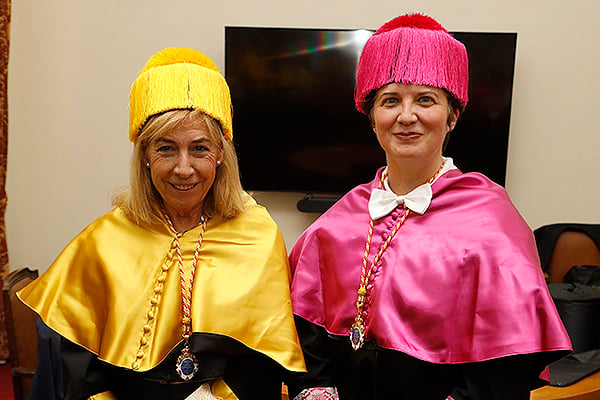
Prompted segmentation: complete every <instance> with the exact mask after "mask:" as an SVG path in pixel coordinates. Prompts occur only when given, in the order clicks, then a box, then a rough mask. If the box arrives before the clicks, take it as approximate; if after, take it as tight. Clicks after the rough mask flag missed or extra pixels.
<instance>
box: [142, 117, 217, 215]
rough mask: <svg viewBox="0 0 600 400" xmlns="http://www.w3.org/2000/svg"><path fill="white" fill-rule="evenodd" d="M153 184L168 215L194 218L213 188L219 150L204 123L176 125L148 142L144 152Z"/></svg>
mask: <svg viewBox="0 0 600 400" xmlns="http://www.w3.org/2000/svg"><path fill="white" fill-rule="evenodd" d="M146 157H147V159H148V162H149V163H150V174H151V177H152V183H153V184H154V187H155V188H156V190H157V191H158V192H159V194H160V196H161V197H162V200H163V203H164V205H165V209H166V211H167V213H168V214H169V215H172V216H173V215H179V216H188V217H189V216H197V217H198V219H199V218H200V216H201V215H202V213H203V207H204V198H205V197H206V194H207V193H208V192H209V190H210V188H211V187H212V185H213V182H214V180H215V175H216V168H217V162H220V161H221V160H222V157H223V155H222V151H221V148H220V147H219V146H218V145H216V144H215V143H213V141H211V139H210V134H209V132H208V128H207V127H206V126H205V124H204V123H203V122H199V121H188V122H185V123H182V124H179V125H177V126H176V127H175V128H174V129H172V130H171V131H169V132H167V133H166V134H165V135H162V136H160V137H158V138H155V139H154V140H152V142H150V144H149V145H148V147H147V150H146Z"/></svg>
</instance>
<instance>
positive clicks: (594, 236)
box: [534, 223, 600, 283]
mask: <svg viewBox="0 0 600 400" xmlns="http://www.w3.org/2000/svg"><path fill="white" fill-rule="evenodd" d="M534 234H535V240H536V243H537V247H538V252H539V256H540V261H541V264H542V269H543V270H544V273H545V274H546V275H547V276H548V281H549V282H550V283H562V282H564V280H563V277H564V276H565V274H566V273H567V272H568V271H569V270H570V269H571V267H573V266H581V265H598V266H600V225H599V224H578V223H558V224H550V225H544V226H542V227H539V228H537V229H536V230H535V231H534Z"/></svg>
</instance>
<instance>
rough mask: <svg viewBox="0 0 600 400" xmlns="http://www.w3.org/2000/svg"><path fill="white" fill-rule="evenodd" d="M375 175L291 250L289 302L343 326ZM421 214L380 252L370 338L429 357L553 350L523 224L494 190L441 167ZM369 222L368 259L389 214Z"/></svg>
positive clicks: (564, 341)
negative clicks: (371, 229) (427, 205)
mask: <svg viewBox="0 0 600 400" xmlns="http://www.w3.org/2000/svg"><path fill="white" fill-rule="evenodd" d="M380 174H381V170H380V171H379V172H378V174H377V177H376V178H375V180H374V181H373V182H371V183H369V184H365V185H361V186H358V187H356V188H355V189H353V190H352V191H351V192H349V193H348V194H347V195H346V196H344V197H343V198H342V199H341V200H340V201H339V202H338V203H337V204H336V205H334V206H333V207H332V208H331V209H330V210H329V211H327V212H326V213H325V214H324V215H323V216H321V217H320V218H319V219H318V220H317V221H316V222H315V223H314V224H313V225H312V226H311V227H309V228H308V229H307V231H306V232H305V233H303V234H302V236H301V237H300V238H299V239H298V241H297V242H296V245H295V246H294V248H293V249H292V251H291V254H290V260H291V264H292V269H293V272H294V277H293V283H292V302H293V308H294V312H295V313H296V314H297V315H299V316H301V317H303V318H305V319H307V320H308V321H311V322H313V323H315V324H318V325H321V326H323V327H325V328H326V330H327V331H328V332H330V333H332V334H336V335H348V334H349V328H350V326H351V325H352V323H353V321H354V317H355V315H356V306H355V302H356V299H357V293H356V291H357V289H358V286H359V282H360V276H361V266H362V258H363V254H364V250H365V242H366V238H367V233H368V227H369V216H368V212H367V203H368V200H369V196H370V193H371V190H372V189H373V188H375V187H377V184H378V182H379V177H380ZM432 189H433V199H432V202H431V206H430V208H429V209H428V210H427V212H426V213H425V214H424V215H418V214H416V213H411V214H410V215H409V216H408V218H407V219H406V221H405V222H404V224H403V225H402V227H401V228H400V230H399V231H398V233H397V234H396V236H395V237H394V239H393V240H392V242H391V244H390V246H389V248H388V249H387V251H386V252H385V254H384V256H383V257H382V262H381V268H380V269H379V272H378V274H377V276H376V277H375V285H374V289H373V290H372V292H371V293H372V301H371V306H370V309H369V311H370V312H369V315H368V319H367V324H368V330H367V338H368V339H375V340H376V341H377V343H378V345H379V346H381V347H384V348H389V349H393V350H398V351H402V352H404V353H406V354H409V355H411V356H413V357H416V358H419V359H422V360H425V361H429V362H434V363H464V362H474V361H483V360H488V359H492V358H497V357H503V356H510V355H516V354H527V353H535V352H543V351H553V350H569V349H570V348H571V347H570V341H569V338H568V335H567V333H566V330H565V329H564V327H563V325H562V323H561V321H560V318H559V316H558V313H557V311H556V308H555V306H554V303H553V301H552V298H551V297H550V295H549V292H548V290H547V287H546V284H545V282H544V278H543V275H542V272H541V269H540V266H539V259H538V255H537V250H536V247H535V242H534V238H533V234H532V232H531V229H530V228H529V227H528V225H527V224H526V223H525V221H524V220H523V219H522V218H521V216H520V215H519V213H518V211H517V210H516V209H515V207H514V206H513V204H512V203H511V201H510V199H509V198H508V195H507V193H506V191H505V190H504V189H503V188H502V187H500V186H498V185H496V184H495V183H493V182H492V181H490V180H489V179H488V178H486V177H485V176H483V175H481V174H477V173H468V174H463V173H461V172H460V171H459V170H456V169H455V170H452V171H449V172H447V173H445V174H444V175H442V176H441V177H440V178H439V179H438V180H437V181H436V182H434V184H433V185H432ZM400 211H401V210H399V209H397V210H395V211H393V212H392V214H391V215H389V216H387V217H383V218H381V219H379V220H376V221H375V225H374V233H373V239H372V243H371V252H370V256H369V261H371V260H372V259H373V257H374V256H375V254H376V252H377V251H378V250H379V248H380V247H381V245H382V244H383V242H384V241H385V239H386V238H387V235H388V234H389V233H390V232H391V230H392V228H393V227H394V226H395V224H396V221H397V218H399V216H400V215H401V212H400Z"/></svg>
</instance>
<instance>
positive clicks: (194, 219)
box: [165, 207, 202, 233]
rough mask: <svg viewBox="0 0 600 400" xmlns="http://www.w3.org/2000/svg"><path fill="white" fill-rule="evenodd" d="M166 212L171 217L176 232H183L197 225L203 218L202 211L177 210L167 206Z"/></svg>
mask: <svg viewBox="0 0 600 400" xmlns="http://www.w3.org/2000/svg"><path fill="white" fill-rule="evenodd" d="M165 210H166V213H167V215H168V216H169V218H170V219H171V223H172V224H173V228H174V229H175V231H176V232H178V233H181V232H185V231H188V230H190V229H193V228H195V227H197V226H198V225H199V224H200V222H201V219H202V212H201V210H200V211H196V212H177V211H175V210H173V209H169V208H168V207H165Z"/></svg>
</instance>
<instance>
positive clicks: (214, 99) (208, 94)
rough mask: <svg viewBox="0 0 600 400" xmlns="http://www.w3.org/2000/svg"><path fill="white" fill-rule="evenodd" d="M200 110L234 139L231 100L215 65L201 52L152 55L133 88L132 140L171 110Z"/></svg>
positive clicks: (171, 50) (171, 51)
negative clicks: (149, 121)
mask: <svg viewBox="0 0 600 400" xmlns="http://www.w3.org/2000/svg"><path fill="white" fill-rule="evenodd" d="M178 109H198V110H201V111H203V112H205V113H206V114H208V115H210V116H211V117H213V118H215V119H216V120H217V121H219V122H220V124H221V127H222V128H223V134H224V135H225V137H227V138H228V139H231V138H232V137H233V131H232V127H231V96H230V94H229V87H228V86H227V82H225V78H223V75H221V72H220V71H219V68H217V66H216V65H215V63H214V62H213V61H212V60H211V59H210V58H208V57H207V56H206V55H204V54H202V53H201V52H199V51H197V50H193V49H187V48H166V49H164V50H161V51H159V52H158V53H156V54H155V55H153V56H152V57H151V58H150V59H149V60H148V62H147V63H146V65H145V66H144V68H143V69H142V70H141V71H140V73H139V74H138V76H137V78H136V79H135V81H134V82H133V85H131V91H130V93H129V140H131V141H132V142H134V141H135V138H136V136H137V135H138V133H139V131H140V129H141V128H142V126H144V124H145V123H146V122H147V121H148V119H149V118H150V117H152V116H153V115H156V114H160V113H163V112H165V111H169V110H178Z"/></svg>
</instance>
